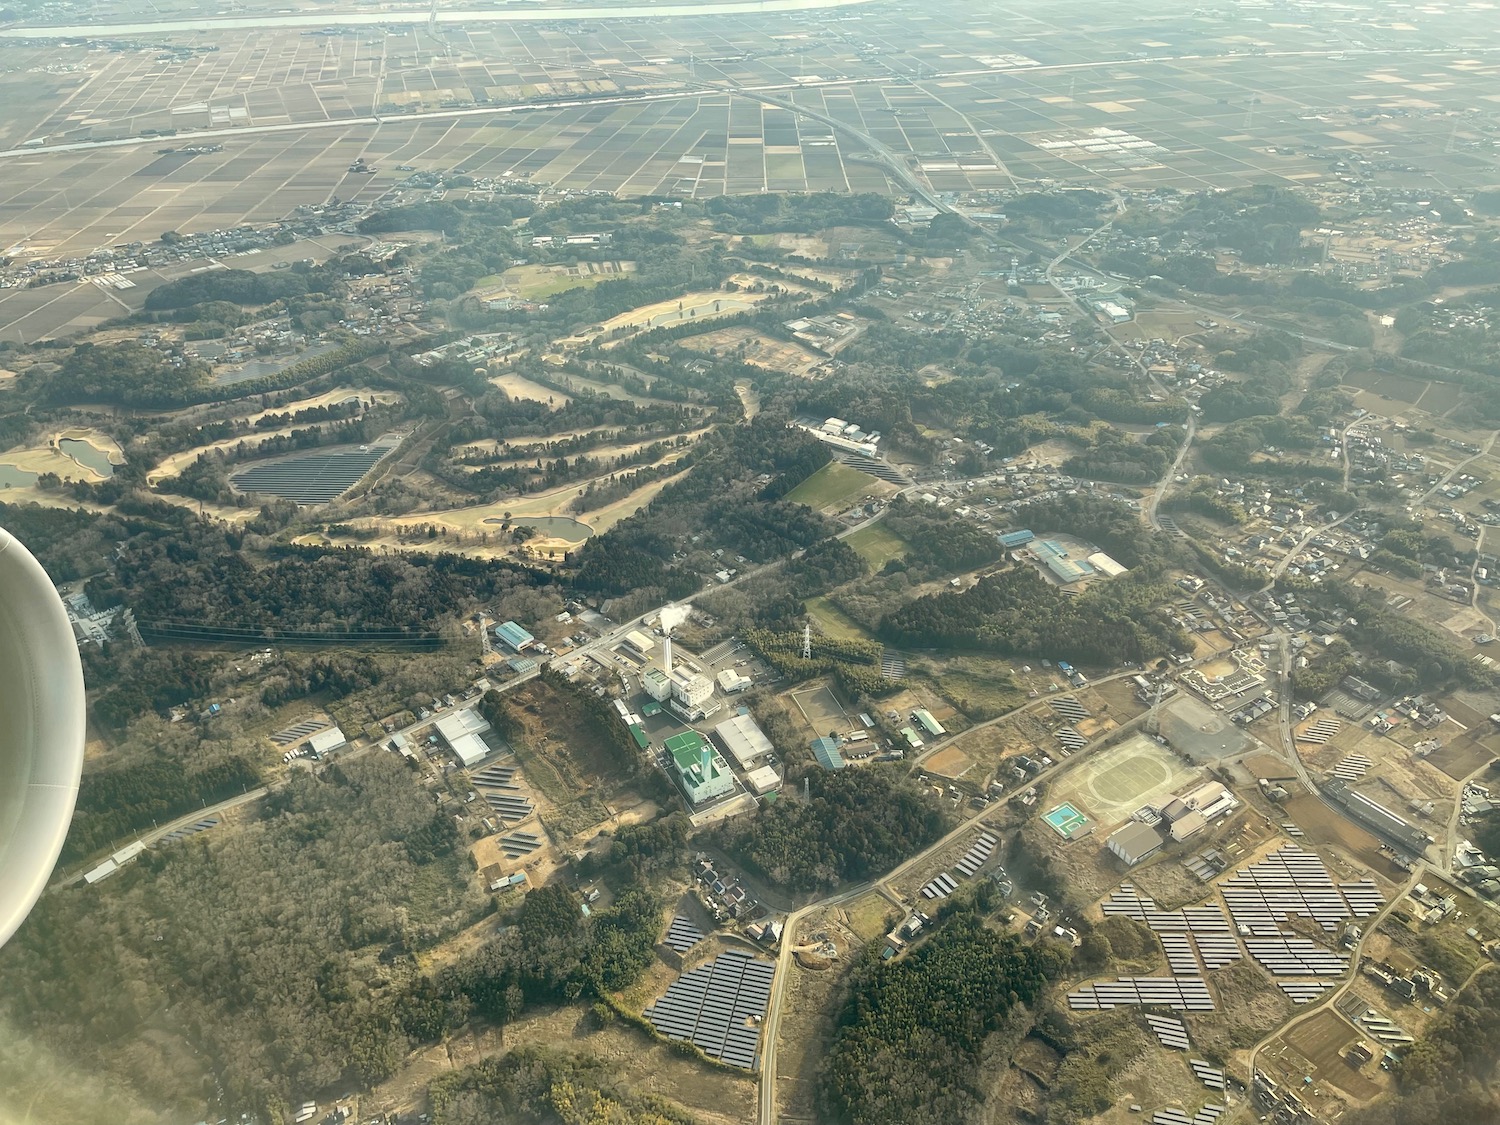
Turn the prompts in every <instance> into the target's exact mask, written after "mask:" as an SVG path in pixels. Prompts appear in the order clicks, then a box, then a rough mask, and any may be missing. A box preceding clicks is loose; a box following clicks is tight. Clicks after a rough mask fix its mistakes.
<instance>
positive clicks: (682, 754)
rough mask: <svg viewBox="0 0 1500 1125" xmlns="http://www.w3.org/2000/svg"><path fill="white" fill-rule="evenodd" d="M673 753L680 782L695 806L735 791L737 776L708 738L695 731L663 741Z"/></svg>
mask: <svg viewBox="0 0 1500 1125" xmlns="http://www.w3.org/2000/svg"><path fill="white" fill-rule="evenodd" d="M662 745H663V746H665V747H666V748H667V753H669V754H671V755H672V765H673V767H674V768H675V770H676V773H677V783H678V784H679V785H681V786H682V791H683V792H684V793H686V794H687V799H688V800H689V801H690V802H692V804H694V805H701V804H703V803H705V802H707V801H712V800H713V799H714V798H716V797H724V796H727V795H728V794H730V793H733V792H734V775H733V774H732V773H730V772H729V765H728V763H727V762H725V761H724V759H723V758H721V757H720V756H719V754H718V752H717V751H715V750H714V748H713V746H711V745H710V744H709V741H708V739H706V738H704V737H703V736H702V735H701V734H699V733H698V732H697V731H695V730H685V731H683V732H682V733H681V734H674V735H672V736H671V737H670V738H668V739H667V740H666V741H665V742H663V743H662Z"/></svg>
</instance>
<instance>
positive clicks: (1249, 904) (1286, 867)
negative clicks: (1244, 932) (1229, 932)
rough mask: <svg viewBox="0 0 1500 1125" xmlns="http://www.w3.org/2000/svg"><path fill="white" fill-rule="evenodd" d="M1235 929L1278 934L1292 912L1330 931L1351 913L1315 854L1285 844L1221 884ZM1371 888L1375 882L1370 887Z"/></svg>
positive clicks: (1269, 934) (1264, 935)
mask: <svg viewBox="0 0 1500 1125" xmlns="http://www.w3.org/2000/svg"><path fill="white" fill-rule="evenodd" d="M1220 888H1221V890H1222V891H1223V893H1224V901H1225V903H1226V904H1227V905H1228V906H1229V913H1230V914H1231V915H1232V916H1233V917H1234V922H1235V925H1236V926H1237V927H1240V926H1242V927H1247V928H1248V929H1249V932H1250V933H1251V934H1252V935H1254V936H1256V937H1278V936H1280V934H1281V923H1282V922H1284V921H1286V920H1287V919H1288V918H1289V917H1291V916H1292V915H1293V914H1300V915H1301V916H1302V917H1304V918H1311V919H1312V920H1313V921H1315V922H1317V923H1318V925H1320V926H1322V927H1323V929H1324V930H1326V931H1328V932H1329V933H1332V932H1333V931H1334V930H1337V929H1338V928H1339V925H1340V924H1341V923H1343V922H1344V921H1345V920H1347V919H1348V918H1350V917H1351V916H1352V914H1353V912H1352V911H1351V909H1350V906H1349V903H1348V902H1346V901H1345V899H1344V896H1343V895H1342V894H1340V893H1339V888H1338V887H1337V886H1335V885H1334V882H1333V877H1332V876H1331V875H1329V874H1328V868H1326V867H1324V866H1323V861H1322V859H1320V858H1319V857H1318V855H1317V853H1315V852H1307V851H1303V850H1302V849H1301V848H1299V847H1297V846H1296V845H1295V844H1287V845H1285V846H1284V847H1282V848H1280V849H1278V850H1277V851H1274V852H1272V853H1271V854H1270V855H1268V856H1266V857H1265V858H1264V859H1262V860H1260V861H1259V862H1258V863H1252V864H1250V866H1248V867H1242V868H1240V869H1239V870H1238V871H1236V872H1235V873H1234V875H1233V876H1232V877H1230V878H1228V879H1225V880H1223V881H1222V882H1221V883H1220ZM1371 890H1373V885H1372V886H1371Z"/></svg>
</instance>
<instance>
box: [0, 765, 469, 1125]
mask: <svg viewBox="0 0 1500 1125" xmlns="http://www.w3.org/2000/svg"><path fill="white" fill-rule="evenodd" d="M413 839H420V840H423V841H425V849H424V851H422V852H421V853H418V854H414V853H413V851H412V849H411V847H410V846H409V843H408V841H410V840H413ZM456 843H457V836H456V833H455V832H454V831H453V824H452V820H451V818H449V817H447V816H446V815H443V814H435V813H434V809H433V802H432V795H431V794H430V793H428V792H426V791H424V790H423V789H422V788H420V787H419V786H417V785H415V784H413V781H412V775H411V772H410V771H409V770H408V769H407V768H406V767H405V766H404V765H403V764H402V763H401V762H400V761H399V760H397V759H396V758H395V757H394V756H391V755H374V756H367V757H365V758H362V759H359V760H356V761H350V762H346V763H343V764H341V765H340V766H338V767H335V768H333V769H331V770H329V771H328V772H327V774H326V775H325V776H324V777H322V778H316V777H314V776H312V775H311V774H309V773H299V774H297V775H294V776H293V777H292V779H291V780H290V781H289V783H288V784H287V785H286V786H284V787H283V788H281V789H278V790H277V791H276V792H275V793H273V794H272V795H271V796H270V797H268V798H267V799H266V800H265V803H264V807H263V811H262V812H261V814H260V815H259V816H258V817H257V818H256V819H254V820H252V821H251V822H250V823H248V824H245V825H244V826H242V827H239V828H237V829H235V830H233V831H230V830H224V829H219V830H211V831H209V832H206V833H203V834H200V835H199V836H196V837H193V838H192V840H190V841H188V842H185V843H181V844H178V845H175V846H173V847H170V848H163V849H152V850H150V851H148V852H146V853H145V854H144V855H143V856H142V857H141V858H140V859H139V860H137V861H136V863H135V864H134V865H132V866H131V867H129V868H127V869H126V870H125V871H123V872H122V873H120V874H118V875H116V876H114V877H113V878H112V879H111V880H110V881H108V882H106V883H102V884H100V885H98V886H96V887H78V888H72V889H69V890H67V891H65V892H62V893H58V894H54V895H49V896H47V897H46V898H45V899H43V900H42V903H41V905H40V906H39V907H38V909H37V910H36V912H35V913H34V914H33V915H32V917H31V919H30V920H29V921H28V922H27V924H26V926H25V927H23V929H22V930H21V932H20V933H19V934H18V935H17V936H16V937H15V938H14V939H13V940H12V941H11V942H10V943H9V944H8V945H7V946H6V947H5V948H4V949H3V950H0V971H3V973H4V977H5V980H6V981H7V987H6V989H5V991H4V992H3V994H0V1013H3V1015H4V1016H5V1018H6V1019H8V1020H9V1021H10V1022H11V1023H12V1024H13V1025H14V1026H16V1027H17V1028H19V1029H21V1030H22V1031H23V1032H24V1033H25V1034H26V1035H29V1036H34V1037H36V1038H38V1039H39V1040H41V1041H42V1042H45V1043H47V1044H50V1045H52V1046H53V1047H54V1048H55V1049H57V1050H59V1051H62V1052H66V1053H67V1054H68V1056H69V1057H70V1058H72V1059H73V1060H74V1061H75V1062H76V1064H77V1065H78V1066H79V1067H81V1068H83V1069H84V1070H88V1071H96V1072H98V1073H101V1074H104V1075H108V1076H109V1079H110V1081H111V1082H112V1083H113V1084H114V1086H115V1087H116V1088H117V1089H118V1090H119V1091H120V1094H121V1097H122V1099H125V1098H128V1097H131V1096H133V1097H136V1098H139V1099H141V1100H144V1101H145V1102H146V1103H148V1104H151V1105H154V1106H156V1107H157V1108H158V1109H159V1110H162V1111H175V1113H176V1115H177V1116H178V1117H179V1118H181V1119H185V1120H196V1119H198V1118H199V1117H202V1116H204V1115H205V1113H207V1114H208V1115H209V1119H210V1120H216V1119H217V1117H219V1116H225V1115H228V1116H234V1115H237V1114H238V1113H239V1112H242V1111H245V1112H253V1113H258V1114H260V1115H261V1117H262V1120H273V1119H275V1118H274V1116H273V1115H275V1114H284V1113H285V1112H286V1111H287V1108H288V1107H289V1106H290V1105H291V1104H293V1102H294V1101H300V1099H302V1098H304V1097H307V1096H310V1095H314V1094H317V1093H319V1092H329V1091H339V1090H341V1088H342V1087H344V1086H345V1084H353V1085H356V1086H358V1085H362V1084H366V1083H369V1082H373V1081H378V1080H379V1079H382V1078H384V1077H386V1076H387V1075H389V1074H390V1073H391V1072H392V1070H393V1068H394V1067H395V1066H396V1065H397V1064H398V1063H399V1062H400V1061H401V1060H402V1059H403V1058H404V1056H405V1054H406V1050H407V1048H408V1046H409V1044H410V1039H409V1038H408V1036H407V1034H406V1033H405V1031H404V1030H403V1029H402V1026H401V1024H400V1023H399V1021H398V1014H399V1012H400V1011H401V1010H402V1009H403V1007H404V1005H403V1004H402V1002H401V998H402V995H403V993H404V989H405V982H406V981H407V980H408V979H409V978H410V976H411V972H410V969H409V967H408V966H409V964H410V958H411V956H412V955H413V954H415V953H417V952H418V951H420V950H423V949H427V948H430V947H431V946H432V945H434V944H435V943H436V942H438V941H440V940H442V939H444V938H446V937H449V936H451V935H452V934H453V933H455V932H456V931H457V930H458V929H459V928H460V927H462V926H465V925H468V924H469V923H471V922H473V921H475V920H477V919H478V917H479V916H480V915H481V914H482V912H483V911H484V910H485V909H486V900H485V898H484V897H483V896H482V895H480V894H479V892H478V887H477V883H476V880H475V878H474V875H473V872H472V870H471V868H470V866H469V862H468V859H467V857H466V856H465V855H463V854H462V852H461V851H459V850H457V848H456ZM216 1091H218V1093H216ZM189 1115H191V1116H189Z"/></svg>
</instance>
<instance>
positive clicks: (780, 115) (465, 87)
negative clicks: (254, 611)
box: [0, 0, 1500, 255]
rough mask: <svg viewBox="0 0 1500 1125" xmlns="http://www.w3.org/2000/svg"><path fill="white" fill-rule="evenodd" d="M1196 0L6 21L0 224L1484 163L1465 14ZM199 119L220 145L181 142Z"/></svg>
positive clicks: (1453, 172) (1483, 77) (1135, 184)
mask: <svg viewBox="0 0 1500 1125" xmlns="http://www.w3.org/2000/svg"><path fill="white" fill-rule="evenodd" d="M1199 12H1200V13H1201V14H1198V15H1192V14H1188V13H1187V12H1185V11H1184V9H1183V8H1182V7H1181V6H1180V5H1169V4H1166V3H1165V2H1164V0H1159V2H1158V3H1156V4H1154V5H1148V6H1147V7H1145V8H1142V7H1141V6H1139V5H1134V4H1125V3H1123V2H1114V3H1104V4H1101V5H1099V6H1098V10H1097V12H1096V13H1095V15H1094V18H1093V19H1091V20H1090V23H1089V26H1088V28H1086V29H1085V28H1080V27H1077V26H1073V25H1070V24H1069V23H1068V22H1067V21H1056V20H1037V19H1035V18H1034V16H1033V15H1032V14H1031V13H1029V12H1027V11H1025V10H1022V9H1010V8H1001V7H998V6H996V5H992V4H988V3H975V4H964V5H949V6H946V7H941V8H933V7H930V6H923V7H918V6H913V5H909V4H878V5H874V4H872V5H861V6H858V7H852V8H844V7H841V8H828V9H824V10H809V11H802V12H778V13H774V14H773V13H767V14H766V15H764V16H757V15H754V14H750V13H748V12H735V13H731V14H726V15H719V14H716V15H713V16H702V17H692V16H682V17H675V18H655V19H651V20H643V19H636V18H624V17H622V18H601V19H597V20H588V21H578V20H568V21H554V22H547V21H546V20H545V19H541V20H540V22H534V23H524V22H513V23H500V22H486V21H484V20H483V19H481V18H477V17H476V18H475V19H474V20H473V21H471V22H465V21H464V20H463V19H462V18H461V15H460V14H458V13H450V14H449V16H445V17H444V18H445V20H448V22H444V23H441V24H438V25H435V26H427V25H423V24H415V25H412V24H402V23H397V22H393V23H391V24H389V25H385V26H376V25H369V26H358V25H355V26H338V25H337V24H336V19H337V17H336V16H335V15H333V14H330V15H329V16H328V17H327V18H328V20H329V21H330V23H329V25H328V26H302V27H289V26H285V17H276V18H271V17H261V18H260V19H259V21H257V18H256V17H255V15H254V13H253V11H252V12H250V13H247V14H246V22H245V24H244V25H242V26H233V27H212V28H205V29H203V30H181V29H180V28H179V27H177V26H176V25H172V24H164V25H162V29H161V30H154V29H153V28H152V27H151V25H149V24H142V25H139V26H138V27H135V28H132V29H130V31H131V32H132V34H130V35H119V36H111V37H110V38H108V39H105V38H103V37H102V36H101V38H99V39H97V40H90V39H87V38H81V37H75V38H69V39H56V38H54V39H51V40H49V39H48V38H47V37H46V32H45V30H38V31H34V32H30V33H21V32H20V31H19V29H15V28H12V29H8V30H7V31H6V32H5V33H4V34H3V35H0V97H3V99H4V104H5V105H6V110H7V111H6V114H5V117H4V120H3V121H0V165H3V167H4V172H5V174H4V176H3V177H0V245H3V246H4V247H6V248H7V249H9V250H10V251H11V252H12V253H16V252H19V253H23V254H51V255H57V254H64V253H83V252H87V251H88V250H89V249H92V248H95V247H98V246H104V245H110V244H112V243H116V242H120V241H127V240H130V239H139V238H147V237H153V238H154V237H155V236H157V235H159V234H160V233H161V232H162V231H164V230H173V229H175V230H182V231H190V230H202V229H213V228H227V227H232V226H234V225H236V224H239V223H244V222H266V221H271V220H275V219H280V218H282V217H284V216H287V215H289V214H291V213H292V212H293V211H294V210H295V209H296V208H297V207H299V206H304V207H311V206H317V205H319V204H321V203H324V202H326V201H327V200H329V199H330V198H331V197H333V196H337V197H339V198H340V199H343V200H350V199H353V200H356V201H364V200H368V201H370V202H374V201H375V200H377V199H379V198H380V197H382V196H383V195H385V194H386V193H387V192H389V191H391V190H392V189H393V188H394V187H396V186H397V185H398V184H399V183H400V181H401V180H403V179H404V178H405V175H406V174H407V173H406V172H404V171H403V170H402V166H403V165H405V166H410V167H412V168H416V169H425V170H432V169H443V170H447V169H452V168H454V167H460V166H461V167H463V168H465V170H466V171H467V172H468V173H469V174H470V175H473V176H475V177H479V178H483V177H496V178H507V177H508V178H519V179H525V180H531V181H534V182H543V183H546V184H551V185H554V186H556V187H560V188H568V189H584V190H598V191H611V192H619V193H622V194H625V195H647V194H650V195H666V196H671V195H677V196H683V197H689V196H690V197H705V196H713V195H719V194H724V193H740V192H760V191H767V190H771V191H777V190H786V191H805V190H813V191H818V190H830V191H850V190H852V191H880V192H883V191H889V190H891V189H892V182H893V177H894V176H895V175H896V174H897V173H896V171H895V169H896V167H897V165H898V164H899V165H901V166H904V169H906V170H909V171H910V173H912V174H915V175H916V176H918V177H919V178H920V180H921V181H923V182H924V183H925V184H926V185H927V186H928V187H930V188H931V189H932V190H934V191H937V192H956V193H967V192H983V191H986V190H992V189H1010V188H1013V187H1016V186H1025V185H1031V184H1036V183H1040V182H1051V183H1076V184H1080V185H1091V186H1113V187H1121V188H1133V189H1151V188H1160V187H1171V188H1177V189H1182V190H1194V189H1202V188H1214V187H1233V186H1237V185H1240V184H1246V183H1251V182H1264V181H1272V182H1276V181H1279V182H1285V183H1309V182H1316V181H1319V180H1323V179H1326V178H1328V177H1329V176H1330V175H1331V174H1332V172H1331V168H1330V162H1331V161H1334V160H1338V159H1346V160H1347V159H1350V158H1359V157H1361V156H1373V155H1376V154H1378V155H1379V156H1380V157H1381V158H1382V159H1383V160H1385V161H1388V162H1391V163H1394V164H1395V165H1398V166H1400V167H1397V168H1395V169H1394V170H1393V175H1394V176H1395V179H1396V180H1398V181H1399V179H1400V177H1401V175H1403V174H1404V175H1407V176H1408V177H1409V178H1410V180H1411V182H1412V183H1413V184H1417V183H1427V182H1432V178H1437V179H1440V180H1441V182H1443V183H1444V184H1446V185H1447V186H1448V187H1449V188H1450V189H1452V188H1455V187H1456V186H1457V185H1461V184H1465V183H1471V182H1478V181H1485V182H1488V180H1489V179H1492V178H1493V176H1492V175H1491V174H1490V173H1491V171H1492V169H1493V163H1492V161H1493V158H1492V156H1491V155H1489V150H1488V148H1486V147H1485V140H1486V138H1485V135H1484V132H1483V129H1484V126H1483V121H1482V115H1481V116H1480V117H1474V116H1473V111H1474V107H1476V106H1482V105H1486V104H1491V103H1493V102H1494V100H1495V99H1496V98H1497V97H1500V95H1496V94H1494V92H1493V91H1494V89H1495V88H1496V77H1497V73H1500V71H1497V67H1500V63H1497V62H1496V61H1494V60H1492V59H1491V58H1490V57H1488V56H1486V55H1483V54H1480V53H1478V52H1476V51H1474V50H1473V49H1472V48H1473V47H1475V46H1480V45H1483V44H1484V43H1486V42H1492V41H1493V34H1492V33H1493V30H1494V28H1492V27H1487V26H1486V25H1488V24H1493V23H1494V22H1495V21H1496V20H1497V18H1500V17H1497V16H1496V15H1495V14H1494V13H1493V12H1490V11H1481V10H1478V9H1474V10H1472V11H1468V12H1466V13H1465V15H1464V18H1463V20H1454V19H1452V18H1450V17H1449V16H1448V15H1446V14H1444V13H1442V12H1439V11H1438V10H1436V9H1432V10H1420V11H1419V10H1417V9H1415V8H1413V9H1410V10H1402V11H1401V18H1400V19H1399V20H1392V19H1384V18H1379V17H1378V16H1377V14H1376V13H1374V12H1370V13H1359V12H1350V13H1347V14H1342V15H1340V14H1336V13H1332V12H1330V13H1329V14H1328V15H1327V16H1326V17H1325V16H1323V15H1321V14H1320V13H1318V12H1312V11H1309V12H1302V13H1299V15H1298V17H1297V18H1298V20H1300V21H1302V22H1275V21H1271V20H1269V19H1263V18H1261V17H1260V16H1259V15H1258V14H1252V13H1250V12H1249V11H1248V10H1244V11H1241V10H1238V9H1230V10H1227V11H1224V12H1218V11H1210V10H1208V9H1199ZM540 15H541V14H540V13H538V16H539V17H540ZM258 23H259V24H264V26H259V25H258ZM1486 31H1489V32H1490V33H1491V34H1485V33H1486ZM1310 62H1315V64H1316V65H1309V64H1310ZM209 142H211V143H212V144H214V145H222V146H223V148H222V151H215V152H202V153H196V154H194V153H187V152H184V151H183V149H184V148H187V147H189V146H190V145H196V144H197V143H209ZM168 149H170V150H174V151H166V150H168ZM357 158H363V159H364V160H366V161H368V162H369V163H370V164H371V165H374V166H375V168H376V171H375V173H374V174H372V175H361V174H358V173H353V172H350V171H349V165H350V164H351V163H352V162H353V161H354V160H355V159H357ZM1403 167H1404V168H1406V169H1409V171H1408V172H1405V173H1403V172H1402V168H1403Z"/></svg>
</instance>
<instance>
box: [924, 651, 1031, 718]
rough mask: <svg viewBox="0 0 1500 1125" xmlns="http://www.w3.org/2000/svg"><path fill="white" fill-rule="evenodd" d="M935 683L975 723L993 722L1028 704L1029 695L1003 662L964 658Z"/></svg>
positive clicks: (938, 674) (976, 657) (981, 657)
mask: <svg viewBox="0 0 1500 1125" xmlns="http://www.w3.org/2000/svg"><path fill="white" fill-rule="evenodd" d="M934 680H935V681H936V683H937V686H938V690H939V691H941V692H942V693H943V694H944V695H945V696H947V697H948V698H949V699H950V700H952V702H953V704H954V706H955V707H957V708H959V710H961V711H963V713H964V714H966V715H968V716H969V718H971V719H973V720H975V721H976V722H983V721H984V720H985V719H993V718H995V717H996V716H998V715H1003V714H1005V713H1006V712H1007V711H1012V710H1014V709H1015V708H1017V707H1019V706H1021V704H1023V703H1025V702H1026V693H1025V692H1024V691H1022V690H1021V689H1020V688H1019V687H1017V686H1016V684H1015V681H1014V680H1012V679H1011V676H1010V666H1009V665H1008V664H1007V663H1006V662H1005V661H1003V660H995V659H991V658H989V657H983V656H965V657H961V658H959V659H957V660H951V661H949V662H948V665H947V667H946V668H944V669H942V671H940V672H938V673H937V674H936V675H935V676H934Z"/></svg>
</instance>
